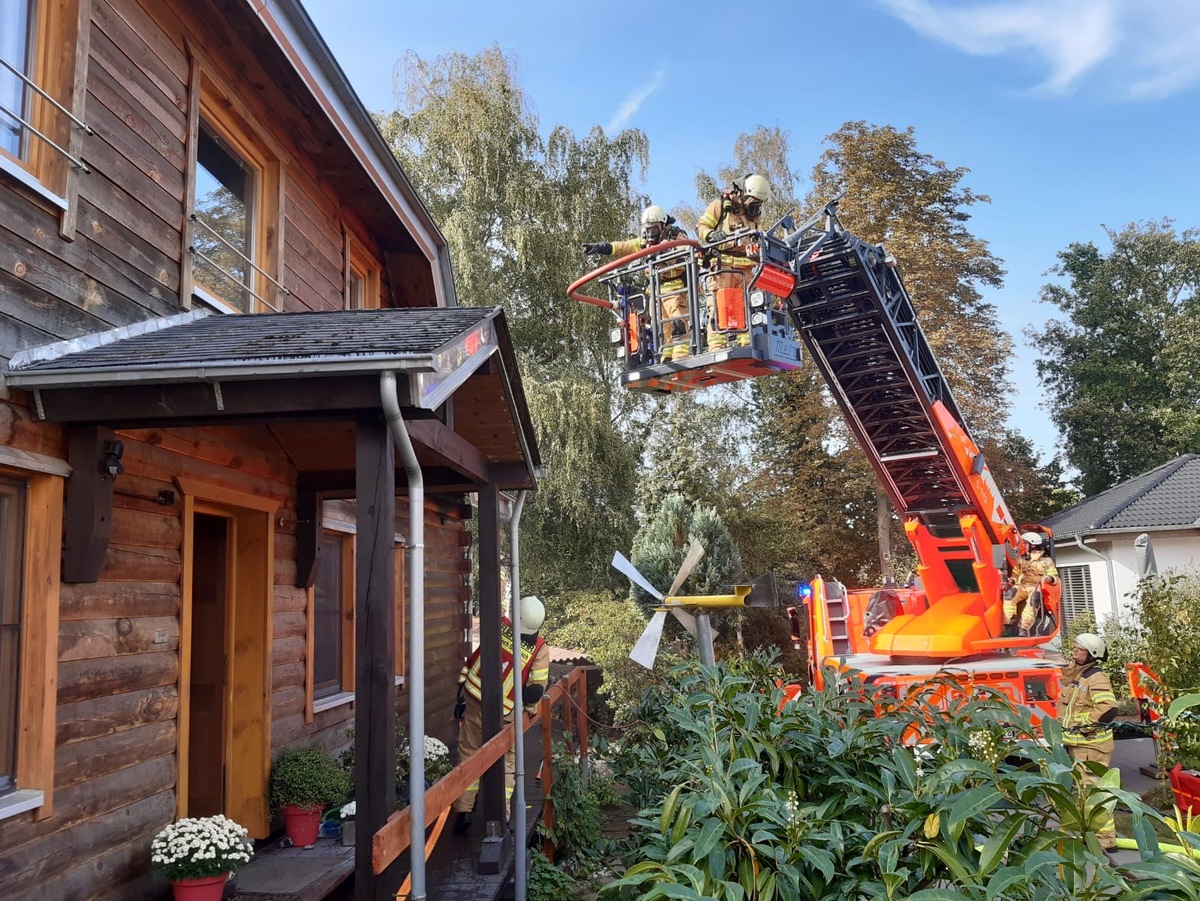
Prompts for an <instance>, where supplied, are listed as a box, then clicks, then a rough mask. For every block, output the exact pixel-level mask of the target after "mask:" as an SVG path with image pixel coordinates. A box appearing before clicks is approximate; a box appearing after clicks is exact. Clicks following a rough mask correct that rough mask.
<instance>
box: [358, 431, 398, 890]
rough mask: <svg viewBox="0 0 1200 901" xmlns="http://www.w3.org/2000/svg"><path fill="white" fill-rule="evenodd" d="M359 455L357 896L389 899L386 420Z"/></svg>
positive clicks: (391, 700) (390, 452)
mask: <svg viewBox="0 0 1200 901" xmlns="http://www.w3.org/2000/svg"><path fill="white" fill-rule="evenodd" d="M355 455H356V456H355V462H356V473H355V497H356V498H357V500H358V540H357V558H358V559H357V563H356V564H355V577H356V580H357V589H356V595H357V596H356V598H355V618H354V622H355V642H356V646H357V654H356V655H355V672H354V679H355V681H354V685H355V689H354V694H355V711H354V746H355V759H354V784H355V792H354V798H355V802H356V807H357V811H358V812H357V814H356V815H355V821H356V822H357V824H358V831H357V834H356V836H355V846H354V896H355V898H357V899H358V901H383V899H385V898H394V897H395V893H396V888H397V886H398V885H399V882H400V880H399V879H398V878H396V870H397V866H396V863H395V862H393V864H392V865H391V866H389V867H388V868H387V870H385V871H384V872H383V873H382V874H380V875H379V876H378V877H375V876H374V875H373V874H372V867H371V851H372V839H373V838H374V836H375V833H376V832H378V831H379V830H380V829H381V828H382V827H383V824H384V823H385V822H387V818H388V817H389V816H390V815H391V814H392V812H393V811H394V810H395V809H396V792H395V789H394V788H393V787H394V786H395V784H396V679H395V666H396V629H395V605H394V603H393V599H392V594H393V591H394V586H395V563H394V561H395V535H396V455H395V449H394V447H393V445H392V436H391V432H389V431H388V426H387V423H386V422H385V421H384V419H383V417H382V416H379V417H370V418H367V417H364V418H362V419H360V420H359V421H358V428H357V431H356V435H355ZM389 789H390V790H389ZM389 886H390V892H389V891H388V888H389Z"/></svg>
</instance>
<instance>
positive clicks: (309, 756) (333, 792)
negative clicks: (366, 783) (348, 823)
mask: <svg viewBox="0 0 1200 901" xmlns="http://www.w3.org/2000/svg"><path fill="white" fill-rule="evenodd" d="M349 794H350V779H349V778H348V777H347V776H346V771H345V770H343V769H342V767H341V766H339V765H338V762H337V761H336V760H334V759H333V757H332V756H331V755H330V754H327V753H326V752H324V751H322V750H321V749H320V748H297V749H296V750H294V751H287V752H285V753H283V754H281V755H279V757H278V758H276V760H275V763H274V765H272V767H271V785H270V795H271V809H272V810H275V811H278V810H281V809H282V808H283V807H286V806H287V805H289V804H294V805H295V806H297V807H329V806H330V805H331V804H340V803H341V802H342V801H344V800H345V799H346V797H347V796H348V795H349Z"/></svg>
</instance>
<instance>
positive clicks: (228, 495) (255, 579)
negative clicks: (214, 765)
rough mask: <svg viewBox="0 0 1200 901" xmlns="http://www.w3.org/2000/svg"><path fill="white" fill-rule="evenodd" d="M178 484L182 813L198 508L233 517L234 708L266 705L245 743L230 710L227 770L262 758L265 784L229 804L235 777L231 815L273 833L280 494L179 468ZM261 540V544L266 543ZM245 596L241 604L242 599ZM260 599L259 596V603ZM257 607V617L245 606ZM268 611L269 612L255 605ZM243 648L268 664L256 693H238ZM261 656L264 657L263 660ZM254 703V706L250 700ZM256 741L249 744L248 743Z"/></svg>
mask: <svg viewBox="0 0 1200 901" xmlns="http://www.w3.org/2000/svg"><path fill="white" fill-rule="evenodd" d="M175 484H176V486H177V487H178V488H179V491H180V493H181V494H182V496H183V522H182V527H183V540H182V552H181V555H180V556H181V561H180V562H181V564H182V578H181V585H180V593H181V602H180V622H179V728H178V736H179V737H178V754H177V763H178V771H177V773H176V815H177V816H178V817H185V816H187V815H188V813H187V797H188V758H189V749H188V743H189V741H190V739H191V722H190V718H191V714H190V708H189V703H190V701H191V662H192V647H191V642H192V637H193V634H192V632H193V629H192V580H193V575H194V573H193V566H194V560H193V555H194V552H195V547H194V542H195V516H196V514H197V513H200V514H208V515H215V516H222V517H225V518H228V519H229V520H230V529H229V538H230V540H229V551H230V553H229V564H230V565H229V571H230V576H229V582H230V586H231V590H230V592H229V599H228V605H229V610H228V618H227V620H226V627H225V628H226V633H225V634H226V642H227V647H226V650H227V656H226V659H227V670H226V680H225V681H226V684H225V698H224V703H225V704H226V710H227V711H228V710H232V709H233V708H234V706H235V705H236V706H237V708H238V709H239V710H246V709H251V710H252V717H254V718H257V716H258V715H259V714H260V713H261V728H260V729H259V730H258V735H257V736H254V735H247V736H241V737H240V739H241V741H240V744H239V748H240V749H241V750H239V751H235V749H234V744H235V741H238V739H239V737H238V736H234V735H233V717H232V716H230V717H227V718H226V722H225V727H224V731H225V734H224V735H223V736H222V745H223V754H224V764H225V766H226V771H227V772H229V773H233V772H234V767H233V763H234V758H237V759H238V760H239V761H241V762H243V763H244V762H245V761H247V760H251V761H252V760H255V759H257V760H258V762H259V776H260V778H261V782H262V785H261V788H260V790H259V794H254V793H253V792H251V793H250V794H247V795H245V796H244V797H240V798H238V799H237V800H239V801H240V802H241V804H242V807H241V808H240V809H238V810H231V809H229V802H230V800H231V796H232V792H231V790H230V786H229V784H228V783H227V784H226V786H225V790H224V792H223V795H224V803H223V806H224V807H225V808H226V809H225V810H224V812H225V815H226V816H229V817H231V818H232V819H235V820H237V821H238V822H239V823H241V825H243V826H245V827H246V828H247V829H248V830H249V831H250V835H251V836H252V837H254V838H265V837H266V836H267V835H268V834H269V832H270V827H271V824H270V814H269V811H268V809H267V799H266V790H267V777H268V775H269V774H270V767H271V663H272V654H271V637H272V618H273V610H274V595H275V590H274V585H275V578H274V568H275V527H274V525H275V524H274V517H275V511H276V510H278V509H279V502H278V501H276V500H274V499H273V498H266V497H262V496H261V495H256V494H249V493H245V492H241V491H236V490H233V489H230V488H225V487H223V486H220V485H214V484H209V483H205V482H201V481H198V480H195V479H192V478H189V477H184V476H178V477H176V479H175ZM260 544H261V547H260V546H259V545H260ZM239 599H241V604H240V606H239V603H238V600H239ZM256 602H257V603H256ZM247 608H249V610H250V611H251V612H250V616H251V619H250V620H247V614H246V613H245V610H246V609H247ZM256 609H257V610H260V611H261V618H259V616H258V615H257V613H255V610H256ZM235 646H236V647H237V648H238V654H239V655H243V656H244V655H247V654H249V655H252V659H251V660H250V662H249V663H248V664H247V665H248V666H250V667H253V668H254V669H258V670H260V672H259V680H258V688H256V689H251V692H250V695H249V696H243V695H239V696H237V697H235V691H236V689H237V685H236V681H237V680H236V679H235V678H234V677H233V676H234V672H233V667H234V666H235V659H234V658H235V655H234V653H233V650H234V647H235ZM253 656H258V657H259V658H261V660H260V661H256V660H254V659H253ZM248 705H252V706H248ZM247 746H248V747H247Z"/></svg>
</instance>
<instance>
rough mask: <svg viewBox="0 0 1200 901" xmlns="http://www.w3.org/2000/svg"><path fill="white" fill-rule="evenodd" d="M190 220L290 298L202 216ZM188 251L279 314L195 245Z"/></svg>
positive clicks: (287, 294)
mask: <svg viewBox="0 0 1200 901" xmlns="http://www.w3.org/2000/svg"><path fill="white" fill-rule="evenodd" d="M190 218H191V220H192V221H193V222H195V223H196V224H197V225H199V226H200V227H201V228H203V229H204V230H205V231H207V232H208V233H209V234H210V235H212V236H213V237H214V238H216V239H217V240H218V241H220V242H221V243H222V244H224V245H225V246H226V247H228V248H229V249H230V250H231V251H232V252H233V253H234V254H235V255H236V256H237V257H238V258H239V259H241V260H242V262H244V263H245V264H246V265H247V266H249V267H250V268H251V269H253V270H254V271H255V272H257V273H258V274H259V275H261V276H262V277H263V278H265V279H266V280H267V281H269V282H270V283H271V284H272V285H274V286H275V287H276V288H278V289H279V291H280V293H282V294H284V295H285V296H291V293H292V292H291V291H290V290H289V289H288V288H286V287H284V286H283V285H282V284H281V283H280V282H279V281H277V280H276V279H275V278H274V277H273V276H272V275H271V273H269V272H267V270H265V269H263V268H262V266H259V265H258V264H257V263H256V262H254V260H252V259H250V257H248V256H246V254H244V253H242V251H240V250H239V249H238V248H237V246H236V245H234V244H232V243H231V242H230V241H229V239H228V238H226V237H225V236H224V235H222V234H221V233H220V232H218V231H217V230H216V229H215V228H213V227H212V226H211V225H209V224H208V223H207V222H205V221H204V218H203V217H202V216H200V214H199V213H192V215H191V217H190ZM188 250H190V251H191V252H192V253H193V254H194V255H196V256H198V257H199V258H200V259H202V260H204V262H206V263H208V265H210V266H212V267H213V268H214V269H216V270H217V271H218V272H220V273H221V274H222V275H223V276H225V277H226V278H227V279H229V280H230V281H231V282H234V283H235V284H237V285H238V287H239V288H240V289H241V290H243V291H245V292H246V293H247V294H249V295H250V296H251V297H253V298H254V299H255V300H257V301H259V302H260V303H262V304H263V305H264V306H266V307H267V308H268V309H270V310H273V311H274V312H276V313H278V312H280V310H279V307H277V306H275V305H274V304H272V303H271V302H270V301H268V300H267V299H266V298H265V297H263V296H262V295H261V294H259V293H257V292H256V291H255V290H254V289H253V288H251V287H250V286H249V285H247V284H246V283H245V281H243V280H242V279H240V278H238V277H237V276H236V275H234V274H233V273H232V272H230V271H229V270H228V269H226V268H225V267H224V266H222V265H221V264H220V263H218V262H217V261H216V260H214V259H213V258H212V257H210V256H208V254H206V253H204V252H203V251H202V250H198V249H197V248H196V245H195V244H193V245H192V246H191V247H189V248H188Z"/></svg>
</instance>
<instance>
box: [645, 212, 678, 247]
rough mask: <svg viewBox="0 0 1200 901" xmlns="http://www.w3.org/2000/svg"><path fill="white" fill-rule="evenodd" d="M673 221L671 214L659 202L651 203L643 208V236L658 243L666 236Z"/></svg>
mask: <svg viewBox="0 0 1200 901" xmlns="http://www.w3.org/2000/svg"><path fill="white" fill-rule="evenodd" d="M673 221H674V220H673V219H672V218H671V216H670V214H668V213H667V211H666V210H664V209H663V208H662V207H660V206H659V205H658V204H657V203H652V204H650V206H648V207H646V208H645V209H644V210H642V237H643V238H645V239H646V240H647V241H650V242H651V243H653V244H657V243H658V242H659V241H661V240H662V239H663V238H664V237H666V234H667V229H668V227H670V225H671V223H672V222H673Z"/></svg>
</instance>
